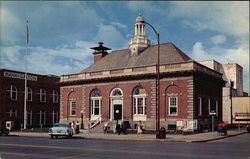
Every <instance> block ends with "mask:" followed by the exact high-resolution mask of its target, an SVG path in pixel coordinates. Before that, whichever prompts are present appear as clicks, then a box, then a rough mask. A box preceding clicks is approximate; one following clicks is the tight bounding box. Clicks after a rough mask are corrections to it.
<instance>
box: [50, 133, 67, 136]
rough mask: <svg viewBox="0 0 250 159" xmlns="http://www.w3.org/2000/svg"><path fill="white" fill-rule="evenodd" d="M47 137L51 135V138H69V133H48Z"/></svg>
mask: <svg viewBox="0 0 250 159" xmlns="http://www.w3.org/2000/svg"><path fill="white" fill-rule="evenodd" d="M49 135H53V136H69V135H70V134H69V133H63V132H62V133H58V132H57V133H53V132H52V133H49Z"/></svg>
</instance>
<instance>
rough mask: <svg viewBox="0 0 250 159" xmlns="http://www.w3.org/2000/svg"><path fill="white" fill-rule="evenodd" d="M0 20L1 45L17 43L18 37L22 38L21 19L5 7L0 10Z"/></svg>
mask: <svg viewBox="0 0 250 159" xmlns="http://www.w3.org/2000/svg"><path fill="white" fill-rule="evenodd" d="M0 19H1V23H0V24H1V27H0V28H1V29H0V35H1V37H0V38H1V45H3V44H8V45H9V44H14V43H16V42H17V41H18V36H20V35H19V33H20V32H21V27H20V26H21V21H20V19H18V17H16V15H15V14H14V13H13V12H11V11H9V10H8V9H6V8H3V7H1V9H0ZM23 28H24V26H23Z"/></svg>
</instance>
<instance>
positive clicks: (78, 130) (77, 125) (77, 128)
mask: <svg viewBox="0 0 250 159" xmlns="http://www.w3.org/2000/svg"><path fill="white" fill-rule="evenodd" d="M79 133H80V123H79V121H76V134H79Z"/></svg>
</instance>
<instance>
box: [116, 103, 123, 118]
mask: <svg viewBox="0 0 250 159" xmlns="http://www.w3.org/2000/svg"><path fill="white" fill-rule="evenodd" d="M114 119H115V120H120V119H122V105H121V104H115V105H114Z"/></svg>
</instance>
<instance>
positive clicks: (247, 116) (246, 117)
mask: <svg viewBox="0 0 250 159" xmlns="http://www.w3.org/2000/svg"><path fill="white" fill-rule="evenodd" d="M235 121H250V113H235Z"/></svg>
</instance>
